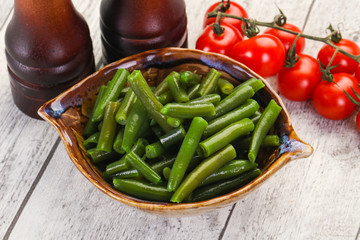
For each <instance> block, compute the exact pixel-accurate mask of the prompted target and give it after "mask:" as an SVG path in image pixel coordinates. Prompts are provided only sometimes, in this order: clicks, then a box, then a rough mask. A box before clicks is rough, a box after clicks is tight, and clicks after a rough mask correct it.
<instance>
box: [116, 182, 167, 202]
mask: <svg viewBox="0 0 360 240" xmlns="http://www.w3.org/2000/svg"><path fill="white" fill-rule="evenodd" d="M113 184H114V187H115V188H116V189H117V190H119V191H120V192H122V193H125V194H128V195H130V196H133V197H136V198H140V199H143V200H148V201H157V202H169V200H170V198H171V195H172V194H171V193H170V192H168V191H167V190H166V187H165V186H163V185H153V184H150V183H147V182H144V181H139V180H134V179H117V178H114V180H113Z"/></svg>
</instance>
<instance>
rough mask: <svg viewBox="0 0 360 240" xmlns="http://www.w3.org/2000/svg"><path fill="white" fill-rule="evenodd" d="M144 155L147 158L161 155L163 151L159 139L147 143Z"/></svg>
mask: <svg viewBox="0 0 360 240" xmlns="http://www.w3.org/2000/svg"><path fill="white" fill-rule="evenodd" d="M145 151H146V157H147V158H149V159H154V158H157V157H159V156H161V155H162V154H163V153H164V152H165V149H164V146H163V145H162V144H161V143H160V141H157V142H154V143H152V144H149V145H147V146H146V148H145Z"/></svg>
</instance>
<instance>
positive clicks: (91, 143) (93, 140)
mask: <svg viewBox="0 0 360 240" xmlns="http://www.w3.org/2000/svg"><path fill="white" fill-rule="evenodd" d="M99 136H100V132H96V133H94V134H92V135H91V136H90V137H88V138H87V139H85V141H84V142H83V146H84V148H85V149H90V148H94V147H96V145H97V143H98V141H99Z"/></svg>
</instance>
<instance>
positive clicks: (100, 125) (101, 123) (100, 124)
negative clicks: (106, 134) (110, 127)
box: [98, 121, 104, 131]
mask: <svg viewBox="0 0 360 240" xmlns="http://www.w3.org/2000/svg"><path fill="white" fill-rule="evenodd" d="M103 123H104V121H101V122H99V124H98V131H101V128H102V126H103Z"/></svg>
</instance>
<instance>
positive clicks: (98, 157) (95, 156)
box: [86, 148, 118, 163]
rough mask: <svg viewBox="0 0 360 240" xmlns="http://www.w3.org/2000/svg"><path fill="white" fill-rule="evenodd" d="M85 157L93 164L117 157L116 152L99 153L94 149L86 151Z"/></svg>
mask: <svg viewBox="0 0 360 240" xmlns="http://www.w3.org/2000/svg"><path fill="white" fill-rule="evenodd" d="M86 155H87V156H89V157H90V159H91V160H92V162H93V163H100V162H104V161H107V160H110V159H113V158H115V157H117V156H118V154H117V153H116V152H104V151H99V150H97V149H96V148H91V149H89V150H86Z"/></svg>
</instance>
